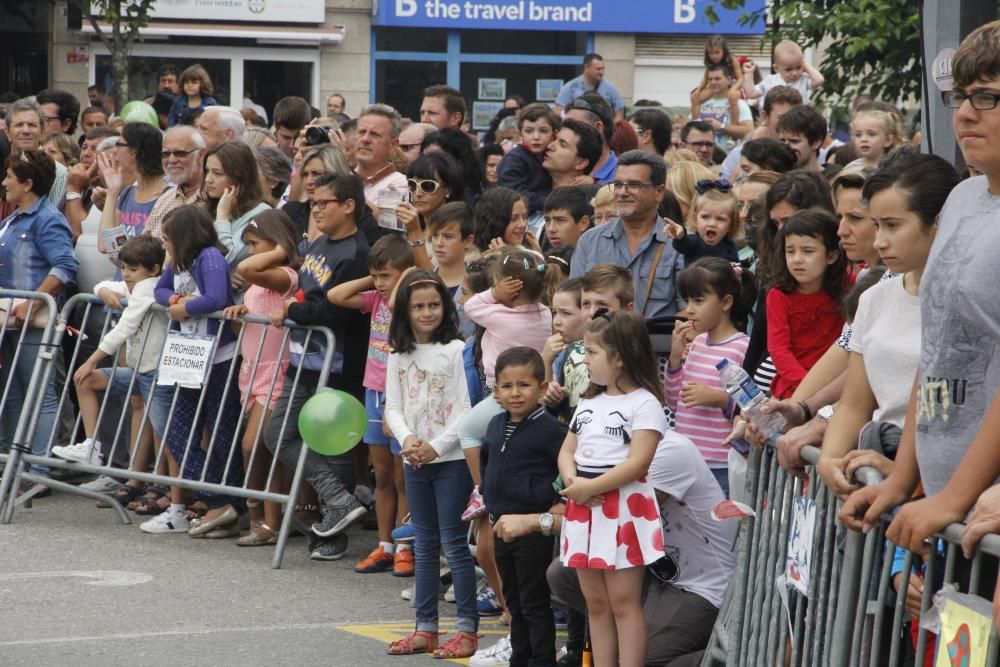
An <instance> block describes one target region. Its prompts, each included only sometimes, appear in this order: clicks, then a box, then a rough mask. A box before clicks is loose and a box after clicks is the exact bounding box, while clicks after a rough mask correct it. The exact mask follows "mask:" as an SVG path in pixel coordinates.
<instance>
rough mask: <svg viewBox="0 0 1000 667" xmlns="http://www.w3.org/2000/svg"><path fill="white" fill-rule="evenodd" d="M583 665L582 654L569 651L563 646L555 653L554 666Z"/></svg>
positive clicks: (579, 666) (574, 666)
mask: <svg viewBox="0 0 1000 667" xmlns="http://www.w3.org/2000/svg"><path fill="white" fill-rule="evenodd" d="M582 665H583V655H582V654H580V653H577V652H576V651H570V650H569V649H568V648H566V647H565V646H563V647H562V648H561V649H559V652H558V653H556V667H581V666H582Z"/></svg>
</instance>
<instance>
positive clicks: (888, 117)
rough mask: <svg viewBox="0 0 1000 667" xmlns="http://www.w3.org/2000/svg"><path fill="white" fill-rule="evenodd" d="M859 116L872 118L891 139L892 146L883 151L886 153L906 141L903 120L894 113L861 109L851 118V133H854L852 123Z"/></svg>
mask: <svg viewBox="0 0 1000 667" xmlns="http://www.w3.org/2000/svg"><path fill="white" fill-rule="evenodd" d="M860 116H869V117H871V118H874V119H875V120H876V121H878V123H879V124H880V125H881V126H882V129H883V130H885V133H886V134H887V135H889V136H890V137H892V146H890V147H889V148H886V149H885V152H886V153H888V152H889V151H890V150H892V148H893V147H895V146H898V145H900V144H901V143H903V142H904V141H905V140H906V133H905V132H904V130H903V118H902V116H900V115H899V114H898V113H896V112H895V111H882V110H881V109H868V108H862V109H860V110H859V111H857V112H855V114H854V116H853V117H852V118H851V131H852V132H853V131H854V121H855V120H856V119H857V118H858V117H860Z"/></svg>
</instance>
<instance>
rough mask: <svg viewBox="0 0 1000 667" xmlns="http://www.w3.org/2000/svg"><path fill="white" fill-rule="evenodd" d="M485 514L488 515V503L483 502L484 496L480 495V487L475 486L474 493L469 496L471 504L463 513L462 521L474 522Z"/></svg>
mask: <svg viewBox="0 0 1000 667" xmlns="http://www.w3.org/2000/svg"><path fill="white" fill-rule="evenodd" d="M484 514H486V503H484V502H483V496H482V494H480V493H479V486H474V487H472V493H471V494H469V504H468V506H467V507H466V508H465V511H464V512H462V521H472V520H473V519H475V518H478V517H481V516H482V515H484Z"/></svg>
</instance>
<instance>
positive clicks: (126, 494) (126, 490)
mask: <svg viewBox="0 0 1000 667" xmlns="http://www.w3.org/2000/svg"><path fill="white" fill-rule="evenodd" d="M145 492H146V486H145V485H144V484H140V485H139V486H135V485H133V484H122V485H121V486H120V487H118V489H116V490H115V492H114V493H112V494H111V497H112V498H114V499H115V500H117V501H118V503H119V504H120V505H122V506H128V505H130V504H131V503H132V501H133V500H135V499H136V498H138V497H139V496H141V495H142V494H143V493H145ZM97 506H98V507H100V508H101V509H108V508H110V507H111V503H109V502H107V501H104V500H98V501H97Z"/></svg>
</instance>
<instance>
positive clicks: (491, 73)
mask: <svg viewBox="0 0 1000 667" xmlns="http://www.w3.org/2000/svg"><path fill="white" fill-rule="evenodd" d="M579 73H580V68H579V67H577V66H576V65H509V64H506V63H503V64H501V63H463V64H462V92H463V93H465V96H466V98H467V99H468V100H469V103H470V104H471V103H472V102H473V101H474V100H476V99H482V98H479V97H477V96H478V94H479V79H481V78H482V79H502V80H503V81H505V82H506V86H505V88H506V90H505V93H506V94H507V95H520V96H521V97H523V98H524V99H525V101H527V102H532V101H535V100H537V99H538V95H537V94H536V83H537V82H538V81H539V80H546V81H551V80H554V79H555V80H561V81H563V82H564V83H565V82H566V81H569V80H570V79H572V78H573V77H575V76H577V75H578V74H579ZM546 87H550V88H551V86H546ZM484 92H488V91H484ZM484 101H487V100H484ZM490 101H497V100H490ZM499 101H501V102H502V100H499ZM546 101H547V102H550V103H551V102H552V101H553V100H546ZM470 111H471V109H470Z"/></svg>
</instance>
